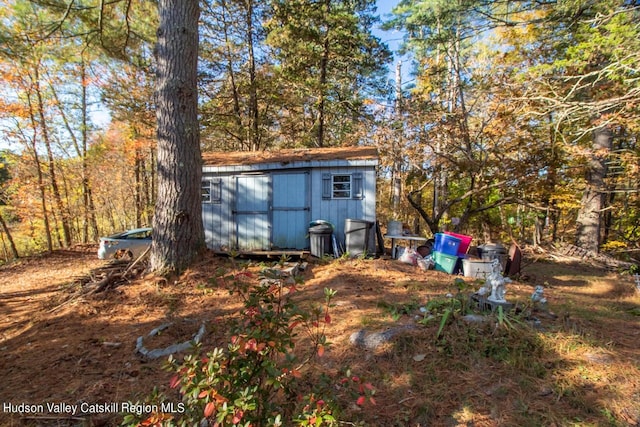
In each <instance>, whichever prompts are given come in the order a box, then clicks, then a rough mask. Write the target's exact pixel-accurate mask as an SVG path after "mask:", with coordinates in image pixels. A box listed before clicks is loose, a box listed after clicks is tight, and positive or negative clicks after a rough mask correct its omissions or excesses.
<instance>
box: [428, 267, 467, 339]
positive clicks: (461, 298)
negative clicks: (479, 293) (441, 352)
mask: <svg viewBox="0 0 640 427" xmlns="http://www.w3.org/2000/svg"><path fill="white" fill-rule="evenodd" d="M453 287H454V290H455V291H456V294H455V295H453V294H449V295H448V296H446V297H444V298H436V299H433V300H431V301H429V302H428V303H427V305H426V307H425V308H426V311H425V316H424V318H423V319H421V320H420V321H418V323H420V324H423V325H426V324H428V323H431V322H432V321H437V319H440V324H439V326H438V331H437V332H436V340H437V339H440V337H441V336H442V331H443V330H444V327H445V326H446V324H447V322H448V321H449V319H451V318H453V317H454V316H455V314H456V313H459V314H466V313H467V311H468V309H469V307H468V296H467V295H465V294H463V292H465V291H467V290H468V289H469V287H470V286H469V284H468V283H467V282H465V281H464V280H463V279H460V278H456V279H455V280H454V281H453Z"/></svg>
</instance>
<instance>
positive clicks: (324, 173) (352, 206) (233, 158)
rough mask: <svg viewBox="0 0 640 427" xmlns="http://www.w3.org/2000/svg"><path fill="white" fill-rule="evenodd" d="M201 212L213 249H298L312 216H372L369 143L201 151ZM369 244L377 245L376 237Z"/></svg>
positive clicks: (339, 224)
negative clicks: (214, 151) (340, 145)
mask: <svg viewBox="0 0 640 427" xmlns="http://www.w3.org/2000/svg"><path fill="white" fill-rule="evenodd" d="M202 157H203V169H202V172H203V174H202V216H203V223H204V229H205V239H206V243H207V246H208V247H209V248H211V249H213V250H215V251H220V252H226V251H229V250H238V251H241V252H249V251H251V252H259V251H278V252H288V251H302V250H306V249H308V248H309V226H310V223H311V222H312V221H318V220H323V221H328V222H329V223H331V224H333V225H334V226H335V231H334V235H335V236H336V240H337V243H338V245H340V246H341V247H344V240H345V238H344V232H345V230H344V228H345V221H346V220H347V219H356V220H366V221H370V222H372V223H373V222H375V220H376V166H377V165H378V155H377V151H376V149H375V148H373V147H340V148H319V149H294V150H279V151H274V152H266V151H262V152H216V153H203V156H202ZM370 234H371V236H370V245H369V247H373V249H375V243H374V241H375V240H374V234H375V233H370Z"/></svg>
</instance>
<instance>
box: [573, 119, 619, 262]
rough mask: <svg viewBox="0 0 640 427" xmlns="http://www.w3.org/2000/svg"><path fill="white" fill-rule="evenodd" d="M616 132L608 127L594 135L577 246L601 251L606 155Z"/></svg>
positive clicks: (578, 221) (578, 225)
mask: <svg viewBox="0 0 640 427" xmlns="http://www.w3.org/2000/svg"><path fill="white" fill-rule="evenodd" d="M612 141H613V133H612V132H611V130H609V129H607V128H601V129H598V130H596V131H595V132H594V134H593V142H594V144H593V145H594V153H593V155H592V157H591V159H590V160H589V164H588V169H587V173H586V177H585V180H586V188H585V190H584V193H583V194H582V204H581V207H580V211H579V212H578V218H577V220H576V222H577V233H576V246H579V247H581V248H583V249H586V250H588V251H593V252H598V249H599V247H600V232H601V223H602V215H601V213H602V210H603V208H604V202H605V199H604V194H603V190H604V189H605V182H604V179H605V177H606V175H607V165H606V160H607V155H608V154H609V152H610V151H611V147H612Z"/></svg>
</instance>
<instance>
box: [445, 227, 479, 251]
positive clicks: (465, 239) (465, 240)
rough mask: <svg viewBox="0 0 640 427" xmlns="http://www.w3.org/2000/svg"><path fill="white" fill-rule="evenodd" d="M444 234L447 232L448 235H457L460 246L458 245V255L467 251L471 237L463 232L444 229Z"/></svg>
mask: <svg viewBox="0 0 640 427" xmlns="http://www.w3.org/2000/svg"><path fill="white" fill-rule="evenodd" d="M444 234H448V235H449V236H453V237H457V238H458V239H460V246H458V256H460V255H464V254H466V253H467V251H468V250H469V246H470V245H471V240H472V239H473V237H471V236H467V235H464V234H458V233H454V232H452V231H445V232H444Z"/></svg>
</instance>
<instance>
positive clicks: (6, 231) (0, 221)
mask: <svg viewBox="0 0 640 427" xmlns="http://www.w3.org/2000/svg"><path fill="white" fill-rule="evenodd" d="M0 226H2V231H3V232H4V234H6V235H7V240H9V247H10V248H11V254H12V255H13V258H15V259H18V258H20V255H19V254H18V249H17V248H16V244H15V243H14V242H13V237H11V232H10V231H9V227H8V226H7V223H6V222H5V220H4V218H3V217H2V212H0ZM3 243H4V240H3Z"/></svg>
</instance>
